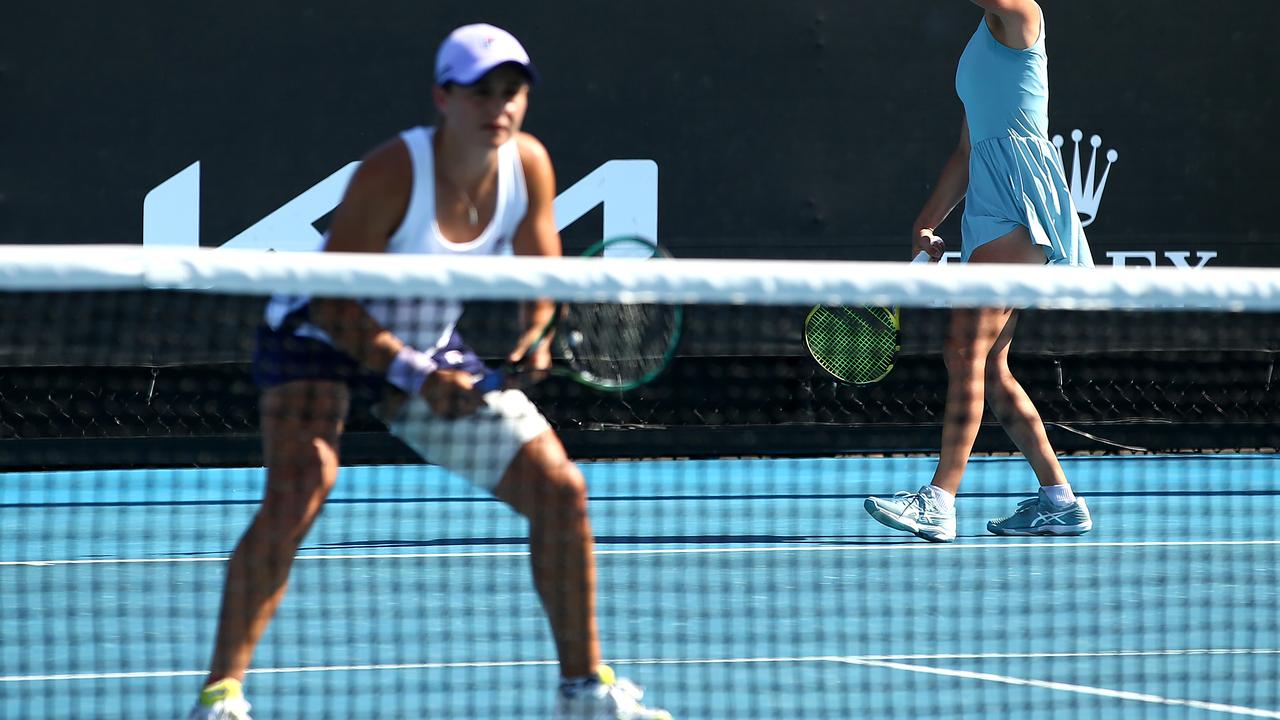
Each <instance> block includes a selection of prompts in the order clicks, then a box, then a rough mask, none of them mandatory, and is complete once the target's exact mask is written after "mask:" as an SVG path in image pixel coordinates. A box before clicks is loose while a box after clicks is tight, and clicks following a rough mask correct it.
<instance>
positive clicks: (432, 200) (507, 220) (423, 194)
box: [266, 127, 529, 351]
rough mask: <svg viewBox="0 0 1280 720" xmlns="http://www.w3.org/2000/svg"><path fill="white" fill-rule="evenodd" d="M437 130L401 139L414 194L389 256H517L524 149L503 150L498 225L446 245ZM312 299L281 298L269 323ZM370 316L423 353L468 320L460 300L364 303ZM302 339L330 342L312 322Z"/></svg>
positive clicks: (525, 200) (276, 324) (301, 329)
mask: <svg viewBox="0 0 1280 720" xmlns="http://www.w3.org/2000/svg"><path fill="white" fill-rule="evenodd" d="M434 134H435V128H428V127H416V128H412V129H410V130H405V131H404V132H402V133H400V140H401V141H402V142H404V144H405V147H407V148H408V150H409V159H410V161H411V163H412V167H413V188H412V190H411V191H410V194H409V205H408V207H407V208H406V209H405V214H404V220H403V221H402V222H401V223H400V227H399V228H397V229H396V231H395V232H394V233H393V234H392V235H391V238H390V240H389V241H388V243H387V252H389V253H401V254H411V255H511V254H512V238H513V237H515V233H516V228H518V227H519V226H520V223H521V221H523V220H524V216H525V213H526V212H527V211H528V209H529V193H528V190H527V189H526V187H525V178H524V167H523V166H522V165H521V164H520V149H519V147H518V146H517V145H516V141H515V139H514V138H513V139H512V140H511V141H509V142H507V143H506V144H504V145H502V146H501V147H499V148H498V187H497V193H498V200H497V206H496V209H495V210H494V213H493V220H491V221H490V222H489V225H488V226H487V227H485V229H484V230H483V231H482V232H481V233H480V235H479V236H478V237H476V239H474V240H471V241H470V242H465V243H455V242H450V241H449V240H446V239H445V237H444V236H443V235H442V234H441V233H440V228H439V226H438V225H437V224H436V188H435V153H434V151H433V149H432V145H431V138H432V136H433V135H434ZM309 300H310V298H309V297H307V296H298V295H287V296H283V295H277V296H273V297H272V298H271V301H270V302H269V303H268V304H267V310H266V321H267V324H268V325H270V326H271V327H272V328H274V329H277V330H278V329H280V326H281V324H282V323H283V322H284V319H285V317H286V316H287V315H288V314H289V313H291V312H293V311H294V310H297V309H298V308H300V307H302V306H303V305H305V304H306V303H307V302H308V301H309ZM361 304H362V305H363V306H364V308H365V310H366V311H368V313H369V314H370V315H371V316H372V317H373V318H374V319H375V320H377V321H378V323H379V324H381V325H382V326H383V327H385V328H387V329H388V330H390V331H391V332H393V333H395V335H396V336H397V337H399V338H400V339H401V340H404V341H405V342H407V343H409V344H410V345H413V346H414V347H416V348H418V349H420V350H426V351H430V350H433V349H435V348H438V347H440V346H442V345H443V344H444V343H445V342H446V341H447V340H448V339H449V336H450V335H451V334H452V333H453V328H454V325H455V324H456V323H457V322H458V318H459V317H460V316H461V315H462V303H460V302H458V301H456V300H426V299H423V300H414V299H401V300H376V301H362V303H361ZM294 333H295V334H297V335H305V336H308V337H314V338H318V339H320V340H324V341H325V342H330V340H329V336H328V335H326V334H325V332H324V331H323V330H321V329H320V328H318V327H316V326H315V325H312V324H311V323H309V322H306V323H302V324H301V325H299V326H298V327H297V329H295V330H294Z"/></svg>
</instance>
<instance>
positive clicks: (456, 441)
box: [390, 390, 551, 492]
mask: <svg viewBox="0 0 1280 720" xmlns="http://www.w3.org/2000/svg"><path fill="white" fill-rule="evenodd" d="M550 427H551V426H550V425H549V424H547V420H546V418H544V417H542V413H540V412H538V408H537V407H535V406H534V404H533V403H532V402H531V401H530V400H529V398H528V397H526V396H525V394H524V393H522V392H520V391H519V390H501V391H496V392H491V393H488V394H486V395H485V396H484V405H482V406H481V407H480V409H479V410H477V411H476V412H474V413H472V414H471V415H468V416H466V417H461V418H457V419H453V420H450V419H448V418H442V417H440V416H438V415H436V414H435V413H433V412H432V411H431V406H430V405H428V404H427V401H426V400H423V399H422V398H421V397H420V396H415V397H413V398H411V399H410V400H409V401H408V402H406V403H405V404H404V406H403V407H402V408H401V409H400V413H399V415H398V416H397V417H396V419H395V420H393V421H392V422H391V426H390V429H391V434H393V435H395V436H396V437H398V438H400V439H401V440H402V441H404V443H405V444H406V445H408V446H409V447H410V448H412V449H413V450H414V452H416V453H418V454H419V455H421V456H422V458H423V459H424V460H426V461H427V462H429V463H432V464H434V465H439V466H440V467H443V468H445V469H446V470H450V471H452V472H455V473H457V474H459V475H461V476H463V477H465V478H466V479H467V480H469V481H470V482H471V484H473V485H475V486H476V487H478V488H480V489H481V490H485V491H488V492H492V491H493V489H494V487H496V486H497V484H498V481H499V480H501V479H502V475H503V473H505V472H506V471H507V466H509V465H510V464H511V461H512V460H513V459H514V458H515V456H516V453H518V452H520V448H522V447H524V445H525V443H527V442H529V441H530V440H532V439H534V438H535V437H537V436H539V435H541V434H542V433H544V432H546V431H547V430H548V429H550Z"/></svg>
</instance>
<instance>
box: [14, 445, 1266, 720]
mask: <svg viewBox="0 0 1280 720" xmlns="http://www.w3.org/2000/svg"><path fill="white" fill-rule="evenodd" d="M934 462H935V461H934V460H933V459H930V458H924V457H919V458H916V457H899V458H889V457H885V458H866V457H864V458H820V459H743V460H718V461H699V460H671V461H643V462H609V463H594V464H588V465H586V466H585V467H584V470H585V472H586V475H587V477H588V480H589V482H590V486H591V493H592V508H591V513H592V519H593V524H594V529H595V533H596V536H597V543H598V544H597V547H596V550H597V556H598V562H599V574H600V592H599V594H600V608H599V611H600V625H601V632H602V643H603V647H604V652H605V655H606V658H607V659H608V660H610V661H611V662H612V663H613V664H614V665H615V666H616V667H617V668H618V669H619V671H620V672H621V673H622V674H626V675H629V676H631V677H633V678H635V679H636V680H637V681H639V682H641V683H642V684H644V685H646V686H647V687H648V688H649V690H650V693H651V694H652V696H653V697H654V699H655V701H660V702H661V703H662V704H663V705H664V706H665V707H667V708H669V709H671V710H672V711H673V713H674V714H675V716H676V717H679V718H723V717H796V718H836V717H850V716H859V717H875V718H895V717H904V718H905V717H923V716H927V717H936V718H960V717H1004V716H1031V717H1037V718H1067V717H1082V716H1085V715H1088V716H1091V717H1096V718H1134V717H1160V718H1167V717H1179V718H1181V717H1226V716H1244V717H1280V684H1278V683H1277V682H1276V679H1277V678H1278V677H1280V589H1278V588H1280V582H1277V573H1278V572H1280V570H1278V567H1280V562H1277V561H1280V537H1277V534H1276V528H1277V523H1276V521H1275V518H1276V517H1277V516H1278V515H1280V491H1277V489H1276V488H1277V487H1278V486H1280V483H1278V482H1277V481H1278V480H1280V465H1277V461H1276V458H1275V456H1274V455H1244V454H1242V455H1217V456H1143V457H1077V458H1065V459H1064V466H1065V468H1066V471H1067V473H1068V476H1069V477H1070V478H1071V480H1072V482H1073V484H1074V485H1075V486H1076V488H1077V490H1078V492H1080V493H1081V494H1082V495H1084V496H1086V497H1087V498H1088V499H1089V502H1090V505H1091V507H1092V509H1093V512H1094V517H1095V520H1096V523H1097V526H1096V529H1095V530H1094V532H1092V533H1090V534H1088V535H1085V536H1083V537H1079V538H1060V539H1035V538H1031V539H1025V540H1023V539H1010V538H1000V537H995V536H992V535H988V534H987V533H986V531H985V522H986V520H987V519H989V518H991V517H995V516H997V515H1001V514H1004V513H1007V512H1008V510H1009V509H1010V508H1011V507H1012V506H1013V505H1014V504H1015V502H1016V501H1017V499H1020V498H1022V497H1024V496H1025V494H1026V493H1027V491H1028V490H1030V489H1031V488H1032V487H1033V485H1034V480H1033V478H1032V476H1031V474H1030V472H1029V471H1028V470H1027V469H1026V466H1025V463H1023V461H1021V460H1020V459H1016V458H982V459H975V460H974V462H973V464H972V465H971V469H970V475H969V477H968V479H967V481H966V483H967V490H968V492H967V493H965V494H964V495H963V496H962V497H961V500H960V504H959V505H958V509H959V513H960V527H959V534H960V538H959V539H958V541H957V542H956V543H954V544H951V545H932V544H928V543H924V542H922V541H918V540H915V539H912V538H903V537H899V536H896V535H891V534H889V533H888V532H887V531H883V529H882V528H881V527H880V526H879V525H878V524H876V523H874V522H873V521H871V520H870V518H868V517H867V516H866V514H865V513H864V512H863V510H862V507H861V505H862V501H863V499H864V498H865V497H866V496H867V495H868V494H884V493H890V492H892V491H895V490H901V489H907V487H906V486H902V484H903V481H904V478H914V479H917V480H918V482H924V481H925V480H926V479H927V476H928V474H929V473H930V472H931V470H932V466H933V463H934ZM260 478H261V470H258V469H243V470H239V469H231V470H227V469H206V470H179V471H173V470H166V471H158V470H157V471H120V472H103V471H95V472H66V473H25V474H21V473H12V474H8V475H6V476H4V477H3V478H2V481H0V536H3V537H5V538H6V539H7V540H6V542H5V544H4V545H3V546H2V547H0V637H2V638H3V642H2V643H0V647H2V648H3V649H2V650H0V652H2V653H3V656H2V657H0V667H3V668H4V674H3V677H0V717H3V718H53V717H65V718H70V717H95V718H117V717H118V718H126V717H128V718H132V717H139V715H138V713H137V710H136V709H137V708H139V707H141V708H145V709H146V710H145V713H144V716H145V717H157V718H160V717H179V716H181V714H182V712H183V711H184V710H185V709H186V708H187V707H188V706H189V704H190V702H191V698H192V696H193V694H194V693H195V692H196V690H197V689H198V687H199V684H200V682H201V679H202V676H203V674H204V666H205V663H206V661H207V653H208V652H209V649H210V647H211V642H212V633H213V630H214V625H215V620H216V612H217V605H218V598H219V593H220V590H221V582H222V573H223V559H224V558H225V556H226V555H227V554H228V552H229V551H230V549H231V547H232V546H233V545H234V543H235V541H236V539H237V537H238V534H239V533H240V532H242V530H243V528H244V527H245V525H246V524H247V522H248V520H249V518H250V516H251V515H252V513H253V511H254V509H255V505H256V501H257V495H258V493H259V492H260V487H259V486H260V482H261V479H260ZM523 538H524V529H523V523H522V521H521V520H520V519H519V518H517V517H516V516H515V515H514V514H513V513H511V512H510V511H508V510H507V509H506V508H504V507H502V506H500V505H499V504H497V503H496V502H493V501H491V500H488V499H486V498H484V497H482V496H481V495H480V494H479V493H477V492H475V491H473V490H472V489H471V488H470V487H469V486H467V485H466V484H465V483H464V482H462V481H460V480H457V479H456V478H451V477H447V476H446V475H445V473H444V472H443V471H440V470H438V469H436V468H433V467H429V466H420V467H357V468H349V469H347V470H345V472H344V475H343V476H342V478H341V479H340V481H339V484H338V487H337V489H336V490H335V494H334V496H333V498H332V499H331V500H330V502H329V505H328V507H327V509H326V511H325V515H324V516H323V517H322V518H321V520H320V522H319V523H318V525H317V527H316V528H315V529H314V530H313V531H312V533H311V535H309V536H308V538H307V539H306V540H305V541H304V546H303V548H304V549H303V551H302V552H301V554H300V559H299V561H298V562H297V564H296V565H295V568H294V572H293V576H292V584H291V588H290V591H289V595H288V597H287V599H286V601H285V602H284V604H283V605H282V606H281V609H280V612H279V614H278V616H277V618H276V620H275V621H274V623H273V624H272V625H271V627H270V629H269V630H268V633H267V635H266V637H265V639H264V641H263V644H262V645H261V646H260V648H259V650H258V652H257V654H256V656H255V662H254V670H253V671H251V672H252V674H251V675H250V676H249V678H248V680H247V682H246V690H247V692H248V696H249V699H250V700H251V701H252V702H253V703H254V707H255V717H258V716H261V717H264V718H288V717H307V718H318V717H334V718H339V717H340V718H350V717H366V718H374V717H378V718H381V717H425V716H428V715H431V716H445V717H458V718H470V717H497V716H502V717H513V718H514V717H519V718H525V717H527V718H536V717H545V716H546V714H547V711H548V709H549V707H550V702H551V699H552V692H551V689H552V687H554V682H555V679H556V677H557V670H556V667H555V665H554V662H553V659H554V648H553V646H552V643H551V640H550V634H549V632H548V630H547V628H546V625H545V620H544V618H543V616H542V614H541V611H540V609H539V606H538V603H537V598H536V595H535V594H534V592H533V590H532V587H531V583H530V581H529V577H528V570H527V556H526V554H525V552H524V550H523V547H522V545H523V542H524V540H523ZM531 688H542V689H545V691H539V692H536V693H533V692H532V691H531Z"/></svg>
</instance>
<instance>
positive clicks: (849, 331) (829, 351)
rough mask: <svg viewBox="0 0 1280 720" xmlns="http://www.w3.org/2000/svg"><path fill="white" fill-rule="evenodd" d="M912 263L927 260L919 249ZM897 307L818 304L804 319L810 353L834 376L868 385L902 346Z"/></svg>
mask: <svg viewBox="0 0 1280 720" xmlns="http://www.w3.org/2000/svg"><path fill="white" fill-rule="evenodd" d="M911 262H912V263H927V262H929V255H928V253H926V252H924V251H923V250H921V251H920V252H919V253H917V254H916V256H915V257H914V258H913V259H912V260H911ZM899 330H900V325H899V316H898V308H896V307H887V308H886V307H827V306H824V305H817V306H815V307H814V308H813V309H812V310H810V311H809V315H808V317H806V318H805V319H804V344H805V347H807V348H808V349H809V355H810V356H812V357H813V359H814V361H816V362H817V363H818V365H819V366H820V367H821V368H822V369H823V370H826V371H827V372H828V373H830V374H831V375H832V376H833V377H835V379H837V380H839V381H841V382H845V383H849V384H850V385H871V384H873V383H877V382H880V381H881V380H883V379H884V378H885V377H886V376H887V375H888V374H889V373H890V372H892V371H893V364H894V361H895V360H896V359H897V356H898V351H899V350H900V349H901V345H900V344H899V339H898V331H899Z"/></svg>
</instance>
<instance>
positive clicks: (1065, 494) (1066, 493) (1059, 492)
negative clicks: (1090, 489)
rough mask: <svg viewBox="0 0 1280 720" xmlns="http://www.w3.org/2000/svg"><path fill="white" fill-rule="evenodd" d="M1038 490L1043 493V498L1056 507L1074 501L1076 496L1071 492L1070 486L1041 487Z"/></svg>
mask: <svg viewBox="0 0 1280 720" xmlns="http://www.w3.org/2000/svg"><path fill="white" fill-rule="evenodd" d="M1040 490H1041V492H1043V493H1044V498H1045V499H1046V500H1048V501H1049V502H1050V503H1051V504H1053V505H1055V506H1057V507H1064V506H1066V505H1070V504H1071V503H1073V502H1075V501H1076V494H1075V493H1074V492H1072V491H1071V486H1070V485H1042V486H1041V487H1040Z"/></svg>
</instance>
